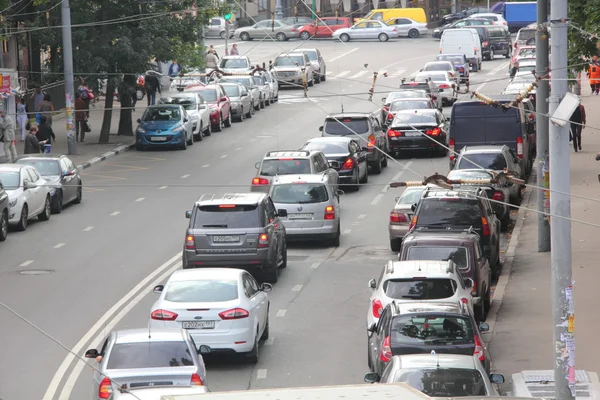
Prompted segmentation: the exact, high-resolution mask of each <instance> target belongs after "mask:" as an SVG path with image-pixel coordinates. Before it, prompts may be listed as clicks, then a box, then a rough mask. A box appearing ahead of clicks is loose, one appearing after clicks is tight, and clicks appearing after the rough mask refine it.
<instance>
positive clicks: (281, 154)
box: [263, 150, 319, 159]
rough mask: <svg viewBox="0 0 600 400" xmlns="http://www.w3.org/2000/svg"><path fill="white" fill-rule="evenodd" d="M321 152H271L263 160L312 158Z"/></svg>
mask: <svg viewBox="0 0 600 400" xmlns="http://www.w3.org/2000/svg"><path fill="white" fill-rule="evenodd" d="M318 151H319V150H275V151H269V152H268V153H267V154H265V156H264V157H263V159H268V158H283V157H286V158H287V157H293V158H310V156H311V155H312V154H314V153H316V152H318Z"/></svg>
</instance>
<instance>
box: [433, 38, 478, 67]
mask: <svg viewBox="0 0 600 400" xmlns="http://www.w3.org/2000/svg"><path fill="white" fill-rule="evenodd" d="M440 54H464V55H465V56H466V57H467V59H468V60H469V65H470V66H471V68H472V69H473V72H477V71H479V70H480V69H481V61H482V60H483V57H482V54H481V38H480V37H479V33H477V31H476V30H475V29H469V28H466V29H446V30H445V31H444V32H443V33H442V38H441V39H440Z"/></svg>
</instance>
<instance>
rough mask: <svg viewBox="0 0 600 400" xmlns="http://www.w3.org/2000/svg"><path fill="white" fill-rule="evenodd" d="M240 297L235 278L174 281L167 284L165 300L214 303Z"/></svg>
mask: <svg viewBox="0 0 600 400" xmlns="http://www.w3.org/2000/svg"><path fill="white" fill-rule="evenodd" d="M237 298H238V282H237V281H234V280H217V279H211V280H208V279H206V280H196V281H173V282H170V283H169V284H168V285H167V288H166V292H165V300H166V301H172V302H174V303H212V302H220V301H231V300H236V299H237Z"/></svg>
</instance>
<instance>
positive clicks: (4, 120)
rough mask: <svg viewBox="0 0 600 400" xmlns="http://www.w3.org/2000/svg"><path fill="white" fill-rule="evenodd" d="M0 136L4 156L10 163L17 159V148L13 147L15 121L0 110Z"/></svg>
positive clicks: (4, 111)
mask: <svg viewBox="0 0 600 400" xmlns="http://www.w3.org/2000/svg"><path fill="white" fill-rule="evenodd" d="M0 131H1V133H0V136H1V137H2V142H4V154H5V155H6V157H7V158H8V162H9V163H11V162H13V161H15V160H16V159H17V148H16V146H15V121H13V119H12V118H11V117H9V116H8V115H6V110H4V109H2V110H0Z"/></svg>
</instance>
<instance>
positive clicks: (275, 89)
mask: <svg viewBox="0 0 600 400" xmlns="http://www.w3.org/2000/svg"><path fill="white" fill-rule="evenodd" d="M260 74H261V75H262V76H263V77H264V79H265V82H267V84H268V85H269V93H270V94H271V97H270V98H271V103H275V102H277V101H278V100H279V83H278V82H277V80H276V79H275V77H273V74H272V73H271V71H264V72H261V73H260ZM323 80H324V79H323Z"/></svg>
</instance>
